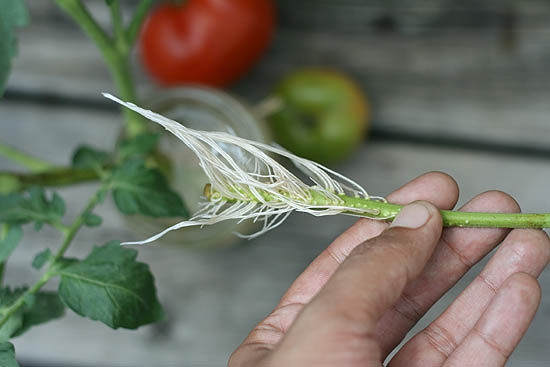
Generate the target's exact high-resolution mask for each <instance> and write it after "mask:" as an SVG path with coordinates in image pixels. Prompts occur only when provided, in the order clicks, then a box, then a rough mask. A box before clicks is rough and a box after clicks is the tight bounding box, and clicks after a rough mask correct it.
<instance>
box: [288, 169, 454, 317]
mask: <svg viewBox="0 0 550 367" xmlns="http://www.w3.org/2000/svg"><path fill="white" fill-rule="evenodd" d="M387 199H388V201H390V202H392V203H396V204H403V205H404V204H408V203H411V202H413V201H416V200H424V201H429V202H431V203H432V204H434V205H435V206H436V207H438V208H439V209H452V208H453V207H454V206H455V204H456V202H457V200H458V185H457V184H456V182H455V181H454V180H453V178H452V177H450V176H449V175H447V174H445V173H441V172H430V173H426V174H424V175H422V176H419V177H417V178H415V179H414V180H412V181H410V182H409V183H407V184H406V185H404V186H402V187H401V188H399V189H397V190H396V191H394V192H392V193H391V194H390V195H388V197H387ZM387 227H388V224H387V223H385V222H381V221H374V220H369V219H359V220H358V221H357V222H356V223H355V224H354V225H353V226H351V227H350V228H349V229H348V230H347V231H345V232H344V233H342V234H341V235H340V236H339V237H338V238H337V239H336V240H334V242H332V244H331V245H330V246H329V247H327V248H326V249H325V250H324V251H323V252H322V253H321V254H320V255H319V256H318V257H317V258H316V259H315V260H314V261H313V262H312V263H311V264H310V265H309V266H308V267H307V268H306V270H304V272H303V273H302V274H301V275H300V276H299V277H298V278H297V279H296V280H295V281H294V283H292V285H291V286H290V288H289V289H288V291H287V292H286V293H285V295H284V296H283V297H282V298H281V301H280V303H279V305H278V307H284V306H286V305H289V304H294V303H297V304H305V303H308V302H309V301H310V300H311V299H312V298H313V296H315V295H316V294H317V293H318V292H319V290H320V289H321V288H322V287H323V286H324V285H325V284H326V282H327V281H328V279H329V278H330V277H331V276H332V274H333V273H334V272H335V271H336V269H337V268H338V266H339V265H340V264H341V263H342V262H343V261H344V259H345V258H346V257H347V256H348V255H349V254H350V253H351V251H352V250H353V249H354V248H355V247H357V246H358V245H359V244H361V243H363V242H365V241H367V240H369V239H371V238H373V237H376V236H378V235H379V234H380V233H382V231H384V229H386V228H387Z"/></svg>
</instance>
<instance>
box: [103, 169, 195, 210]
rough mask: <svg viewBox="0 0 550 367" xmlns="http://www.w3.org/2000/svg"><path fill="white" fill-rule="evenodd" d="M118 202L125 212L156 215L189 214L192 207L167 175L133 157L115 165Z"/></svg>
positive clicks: (113, 183) (115, 192)
mask: <svg viewBox="0 0 550 367" xmlns="http://www.w3.org/2000/svg"><path fill="white" fill-rule="evenodd" d="M111 180H112V181H111V187H112V189H113V198H114V200H115V204H116V206H117V208H118V210H120V211H121V212H122V213H124V214H143V215H148V216H152V217H188V211H187V209H186V207H185V205H184V204H183V201H182V200H181V198H180V197H179V195H178V194H177V193H175V192H174V191H172V190H171V189H170V187H169V186H168V182H167V181H166V178H165V177H164V176H163V175H162V173H161V172H160V171H158V170H156V169H152V168H147V167H146V166H145V162H144V161H143V159H131V160H128V161H126V162H124V163H123V164H122V165H121V166H120V167H118V168H117V169H115V170H114V171H113V174H112V178H111Z"/></svg>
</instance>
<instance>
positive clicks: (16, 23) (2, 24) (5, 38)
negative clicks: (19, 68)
mask: <svg viewBox="0 0 550 367" xmlns="http://www.w3.org/2000/svg"><path fill="white" fill-rule="evenodd" d="M1 8H2V11H0V96H1V95H2V93H3V91H4V85H5V84H6V81H7V79H8V75H9V72H10V69H11V60H12V58H13V57H14V56H15V53H16V38H15V34H14V33H15V29H14V28H16V27H21V26H24V25H26V24H27V23H28V21H29V16H28V14H27V9H26V8H25V3H24V1H23V0H2V5H1Z"/></svg>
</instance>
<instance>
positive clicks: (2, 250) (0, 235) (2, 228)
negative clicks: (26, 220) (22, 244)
mask: <svg viewBox="0 0 550 367" xmlns="http://www.w3.org/2000/svg"><path fill="white" fill-rule="evenodd" d="M22 237H23V230H21V227H20V226H18V225H10V224H7V223H4V224H2V225H0V263H2V262H4V261H6V260H7V259H8V257H10V255H11V253H12V252H13V250H15V248H16V247H17V245H18V244H19V241H21V238H22Z"/></svg>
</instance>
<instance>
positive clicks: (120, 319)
mask: <svg viewBox="0 0 550 367" xmlns="http://www.w3.org/2000/svg"><path fill="white" fill-rule="evenodd" d="M136 257H137V251H135V250H133V249H129V248H125V247H121V246H120V244H119V242H116V241H111V242H109V243H107V244H105V245H104V246H101V247H94V249H93V250H92V252H91V253H90V255H88V257H86V259H84V260H82V261H81V262H79V263H76V264H73V265H69V266H67V267H65V268H63V269H61V270H60V271H59V274H60V275H61V281H60V283H59V295H60V297H61V299H62V300H63V302H64V303H65V304H66V305H67V306H68V307H69V308H70V309H72V310H73V311H74V312H76V313H77V314H79V315H81V316H85V317H89V318H90V319H92V320H99V321H101V322H103V323H105V324H106V325H108V326H110V327H111V328H113V329H116V328H119V327H123V328H127V329H135V328H138V327H139V326H142V325H145V324H149V323H151V322H155V321H158V320H160V319H161V318H162V315H163V312H162V307H161V305H160V303H159V302H158V300H157V296H156V290H155V285H154V279H153V275H152V274H151V272H150V271H149V267H148V266H147V265H146V264H144V263H140V262H137V261H136Z"/></svg>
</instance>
